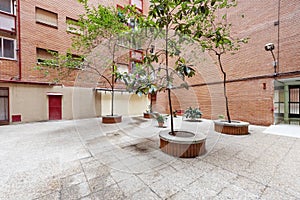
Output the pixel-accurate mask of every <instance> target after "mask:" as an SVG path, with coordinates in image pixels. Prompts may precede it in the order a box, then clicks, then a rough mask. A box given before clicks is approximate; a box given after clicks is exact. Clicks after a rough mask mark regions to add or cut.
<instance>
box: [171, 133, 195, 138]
mask: <svg viewBox="0 0 300 200" xmlns="http://www.w3.org/2000/svg"><path fill="white" fill-rule="evenodd" d="M169 134H170V135H172V136H176V137H184V138H187V137H194V136H195V134H194V133H191V132H188V131H174V133H172V132H169Z"/></svg>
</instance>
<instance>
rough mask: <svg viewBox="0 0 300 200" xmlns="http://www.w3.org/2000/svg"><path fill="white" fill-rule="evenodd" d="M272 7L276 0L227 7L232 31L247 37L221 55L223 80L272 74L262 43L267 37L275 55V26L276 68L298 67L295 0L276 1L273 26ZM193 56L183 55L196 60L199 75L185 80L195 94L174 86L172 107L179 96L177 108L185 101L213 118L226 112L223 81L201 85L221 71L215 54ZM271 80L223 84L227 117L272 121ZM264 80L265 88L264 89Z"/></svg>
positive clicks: (299, 15) (299, 27) (299, 11)
mask: <svg viewBox="0 0 300 200" xmlns="http://www.w3.org/2000/svg"><path fill="white" fill-rule="evenodd" d="M277 11H278V1H277V0H276V1H271V0H269V1H247V0H240V1H238V6H237V7H236V8H233V9H231V10H230V11H228V13H227V14H228V17H229V19H228V20H229V22H230V23H232V34H233V36H235V37H240V38H241V37H249V38H250V39H249V43H248V44H245V45H243V46H242V47H241V49H240V51H239V52H237V53H236V54H235V55H231V54H227V55H224V56H223V57H222V60H223V65H224V68H225V71H226V72H227V79H228V80H236V79H242V78H249V77H257V76H262V75H269V76H272V75H273V73H274V68H273V58H272V55H271V53H270V52H266V51H265V50H264V45H265V44H267V43H269V42H272V43H274V44H275V51H274V53H275V56H276V58H277V57H278V52H277V51H278V28H280V30H279V50H280V53H279V72H290V71H297V70H300V50H299V46H300V39H299V38H300V37H299V36H300V24H299V23H298V22H297V21H298V19H300V1H299V0H296V1H281V6H280V26H275V25H274V22H276V21H277V20H278V13H277ZM191 49H195V48H191ZM197 55H198V57H197V59H196V60H195V58H194V57H195V56H194V55H193V54H192V53H189V54H188V57H189V56H190V57H192V60H193V59H194V63H197V64H196V65H195V68H196V69H197V70H198V74H197V76H196V77H194V78H192V79H189V84H191V85H195V87H193V88H192V89H193V92H192V93H195V94H196V96H197V98H194V97H192V98H191V95H190V94H189V92H187V91H182V90H178V91H177V90H174V91H173V92H172V93H174V94H176V95H175V96H176V97H177V98H176V100H175V101H174V102H175V103H174V107H175V108H177V107H178V106H179V105H178V97H182V98H183V99H181V100H180V102H181V105H180V107H181V108H183V109H185V108H186V107H188V106H190V105H193V106H194V107H197V106H200V108H201V110H202V111H203V114H204V115H203V117H205V118H212V119H216V118H217V116H218V115H219V114H223V115H225V114H226V112H225V103H224V102H225V100H224V97H223V91H222V89H223V88H222V87H223V85H222V83H219V84H213V85H205V84H209V83H213V82H219V81H221V80H222V74H221V73H220V71H219V69H218V67H217V65H216V63H215V62H216V56H214V54H211V55H209V56H208V55H201V54H199V53H197ZM206 59H207V60H206ZM210 59H211V60H210ZM197 60H198V62H196V61H197ZM209 60H210V61H209ZM295 76H297V75H295ZM295 76H289V77H290V78H291V77H295ZM298 76H299V75H298ZM278 78H281V77H278ZM284 78H286V77H284ZM273 82H274V79H273V78H261V79H250V80H243V81H237V82H229V83H227V92H228V98H229V108H230V113H231V117H232V118H233V119H237V120H244V121H249V122H251V123H252V124H261V125H270V124H272V123H273V120H274V118H273V95H274V87H273V84H274V83H273ZM264 83H265V84H266V89H263V84H264ZM173 96H174V95H173ZM160 98H161V99H163V100H158V101H157V103H161V106H158V107H164V108H165V110H164V111H162V112H168V107H167V98H166V93H164V94H160Z"/></svg>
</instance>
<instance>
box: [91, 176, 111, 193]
mask: <svg viewBox="0 0 300 200" xmlns="http://www.w3.org/2000/svg"><path fill="white" fill-rule="evenodd" d="M88 183H89V186H90V188H91V190H92V192H97V191H99V190H101V189H103V188H106V187H108V186H110V185H113V184H115V183H116V182H115V181H114V179H113V178H112V177H111V176H110V175H105V176H98V177H96V178H93V179H90V180H89V181H88Z"/></svg>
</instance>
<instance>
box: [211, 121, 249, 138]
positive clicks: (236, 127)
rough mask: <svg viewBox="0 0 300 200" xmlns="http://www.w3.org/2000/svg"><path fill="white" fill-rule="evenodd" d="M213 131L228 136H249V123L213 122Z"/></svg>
mask: <svg viewBox="0 0 300 200" xmlns="http://www.w3.org/2000/svg"><path fill="white" fill-rule="evenodd" d="M214 125H215V131H216V132H219V133H224V134H228V135H247V134H249V130H248V127H249V123H248V122H242V121H231V123H229V122H228V121H226V120H215V121H214Z"/></svg>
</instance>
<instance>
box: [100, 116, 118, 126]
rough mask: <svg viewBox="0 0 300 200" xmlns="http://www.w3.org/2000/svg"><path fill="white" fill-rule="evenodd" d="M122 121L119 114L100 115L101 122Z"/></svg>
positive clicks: (112, 122) (113, 122)
mask: <svg viewBox="0 0 300 200" xmlns="http://www.w3.org/2000/svg"><path fill="white" fill-rule="evenodd" d="M121 121H122V116H121V115H113V116H112V115H106V116H103V117H102V123H104V124H115V123H120V122H121Z"/></svg>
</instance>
